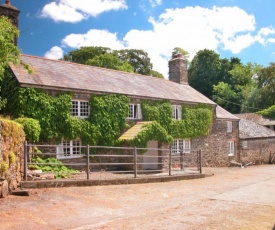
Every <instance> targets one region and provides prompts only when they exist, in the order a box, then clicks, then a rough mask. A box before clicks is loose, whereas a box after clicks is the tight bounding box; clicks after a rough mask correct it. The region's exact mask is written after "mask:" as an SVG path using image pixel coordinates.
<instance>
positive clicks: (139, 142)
mask: <svg viewBox="0 0 275 230" xmlns="http://www.w3.org/2000/svg"><path fill="white" fill-rule="evenodd" d="M148 141H160V142H164V143H171V142H172V141H173V137H172V136H171V135H169V134H168V133H167V131H166V130H165V129H164V128H163V127H162V126H161V125H160V124H159V123H158V122H156V121H153V122H150V123H145V124H144V125H143V126H142V130H141V131H140V132H139V133H138V134H137V135H136V136H135V138H134V139H133V140H132V141H131V144H132V145H133V146H136V147H138V148H144V147H145V146H147V143H148Z"/></svg>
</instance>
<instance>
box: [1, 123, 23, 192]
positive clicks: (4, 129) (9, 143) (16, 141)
mask: <svg viewBox="0 0 275 230" xmlns="http://www.w3.org/2000/svg"><path fill="white" fill-rule="evenodd" d="M24 141H25V133H24V131H23V127H22V126H21V125H20V124H18V123H16V122H13V121H10V120H8V119H0V190H1V191H0V196H4V195H6V192H7V186H8V190H9V191H10V190H14V189H16V188H17V187H18V186H19V185H20V182H21V178H22V171H23V162H24Z"/></svg>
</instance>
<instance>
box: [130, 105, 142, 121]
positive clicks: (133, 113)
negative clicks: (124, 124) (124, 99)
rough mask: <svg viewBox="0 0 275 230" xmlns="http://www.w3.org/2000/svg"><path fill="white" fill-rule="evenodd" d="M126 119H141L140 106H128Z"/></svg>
mask: <svg viewBox="0 0 275 230" xmlns="http://www.w3.org/2000/svg"><path fill="white" fill-rule="evenodd" d="M127 118H128V119H142V115H141V107H140V104H129V113H128V117H127Z"/></svg>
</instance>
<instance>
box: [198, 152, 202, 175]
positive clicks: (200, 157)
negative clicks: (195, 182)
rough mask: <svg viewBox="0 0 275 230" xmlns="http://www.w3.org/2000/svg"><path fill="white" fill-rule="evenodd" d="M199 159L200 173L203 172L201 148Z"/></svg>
mask: <svg viewBox="0 0 275 230" xmlns="http://www.w3.org/2000/svg"><path fill="white" fill-rule="evenodd" d="M199 159H200V165H199V167H200V174H202V156H201V150H199Z"/></svg>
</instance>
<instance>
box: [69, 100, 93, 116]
mask: <svg viewBox="0 0 275 230" xmlns="http://www.w3.org/2000/svg"><path fill="white" fill-rule="evenodd" d="M71 103H72V106H71V110H70V113H71V115H72V116H74V117H78V118H88V117H89V116H90V104H89V101H87V100H72V101H71ZM83 104H84V105H83Z"/></svg>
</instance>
